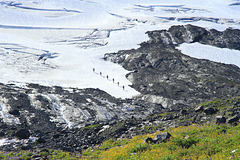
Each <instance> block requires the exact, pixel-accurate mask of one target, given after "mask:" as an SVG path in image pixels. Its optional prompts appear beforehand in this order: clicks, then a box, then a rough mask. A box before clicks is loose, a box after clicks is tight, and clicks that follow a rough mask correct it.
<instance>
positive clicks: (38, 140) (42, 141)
mask: <svg viewBox="0 0 240 160" xmlns="http://www.w3.org/2000/svg"><path fill="white" fill-rule="evenodd" d="M37 142H38V143H45V142H46V141H45V139H44V138H42V137H40V138H38V139H37Z"/></svg>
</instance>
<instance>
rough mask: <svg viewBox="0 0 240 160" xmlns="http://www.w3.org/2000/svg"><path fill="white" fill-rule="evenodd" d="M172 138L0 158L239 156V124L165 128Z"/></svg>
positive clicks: (112, 142) (4, 154) (1, 155)
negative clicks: (148, 142)
mask: <svg viewBox="0 0 240 160" xmlns="http://www.w3.org/2000/svg"><path fill="white" fill-rule="evenodd" d="M166 131H168V132H169V133H170V134H171V135H172V138H170V140H169V141H167V142H165V143H160V144H147V143H144V139H145V138H147V137H151V138H154V137H155V136H156V135H157V134H159V133H161V132H160V131H159V132H156V133H154V134H147V135H141V136H135V137H133V138H132V139H130V140H129V139H122V140H113V139H111V140H108V141H105V142H104V143H102V144H101V145H100V146H95V147H94V148H89V149H87V150H85V151H83V152H82V154H81V155H80V154H76V153H69V152H63V151H60V150H48V151H44V152H40V151H34V150H33V151H20V152H16V153H15V152H0V159H23V160H26V159H31V157H32V156H34V155H38V156H41V157H42V158H47V159H50V160H51V159H52V160H55V159H69V160H70V159H71V160H75V159H108V160H109V159H116V160H117V159H160V160H161V159H162V160H166V159H169V160H175V159H176V160H178V159H179V160H182V159H190V158H191V159H199V160H201V159H202V160H204V159H209V158H212V159H218V160H221V159H222V160H225V159H234V160H238V159H240V125H237V126H231V125H220V126H218V125H215V124H205V125H191V126H187V127H186V126H184V127H178V128H168V129H167V130H166Z"/></svg>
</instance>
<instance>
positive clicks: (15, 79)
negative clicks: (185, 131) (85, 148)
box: [0, 0, 240, 125]
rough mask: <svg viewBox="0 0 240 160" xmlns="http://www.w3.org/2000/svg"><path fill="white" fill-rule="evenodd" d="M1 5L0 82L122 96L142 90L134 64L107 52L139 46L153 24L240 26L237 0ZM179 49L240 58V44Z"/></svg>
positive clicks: (35, 0) (49, 0)
mask: <svg viewBox="0 0 240 160" xmlns="http://www.w3.org/2000/svg"><path fill="white" fill-rule="evenodd" d="M70 2H71V3H70ZM0 11H1V12H0V16H1V19H0V82H2V83H15V84H18V85H21V84H24V83H39V84H42V85H59V86H63V87H78V88H88V87H91V88H99V89H102V90H104V91H106V92H108V93H109V94H111V95H113V96H115V97H121V98H128V97H132V96H135V95H137V94H139V93H138V92H137V91H135V90H134V89H133V88H131V87H129V85H131V82H129V81H128V80H127V79H126V78H125V75H126V74H127V73H129V72H128V71H126V70H124V69H123V68H122V67H121V66H119V65H117V64H113V63H111V62H106V61H104V60H103V59H102V58H103V56H104V54H105V53H112V52H117V51H119V50H127V49H132V48H138V47H139V46H138V44H140V43H141V42H143V41H147V40H148V37H147V35H145V34H144V33H145V32H146V31H149V30H160V29H168V28H169V27H170V26H172V25H180V24H181V25H182V24H193V25H199V26H202V27H207V28H208V29H211V28H215V29H218V30H224V29H226V28H227V27H232V28H238V29H240V18H239V16H238V15H240V5H239V3H238V2H236V1H234V0H212V1H207V0H204V1H201V2H200V1H197V0H184V1H180V0H172V1H171V2H169V1H165V0H150V1H143V0H132V1H127V0H121V1H117V0H111V1H110V0H105V1H97V0H88V1H85V0H82V1H79V0H71V1H68V0H58V1H57V0H24V1H23V0H16V1H0ZM204 48H205V49H204ZM179 49H181V50H182V52H183V53H184V54H188V55H190V56H193V57H196V58H203V59H210V60H212V61H217V62H222V63H228V64H235V65H237V66H240V64H239V62H238V61H237V59H239V58H238V57H239V55H240V53H239V51H233V50H228V49H219V48H216V47H209V46H204V45H200V44H182V45H181V46H180V47H179ZM210 51H211V53H210ZM202 52H204V53H205V54H201V53H202ZM200 55H201V56H200ZM212 57H215V58H212ZM216 58H217V59H216ZM93 68H95V72H93ZM100 72H101V73H102V75H100ZM107 76H108V77H109V78H108V79H107V78H106V77H107ZM113 78H114V80H115V83H113V82H112V79H113ZM117 82H119V83H120V85H119V86H118V85H117ZM123 86H124V87H125V88H124V89H123ZM99 110H100V111H102V112H105V110H104V109H103V108H101V107H100V108H99ZM126 110H128V108H126ZM59 112H60V111H59ZM83 114H84V113H83ZM105 116H106V118H110V117H111V115H107V114H106V115H105ZM63 118H64V117H63ZM86 118H87V115H86ZM69 125H70V124H69Z"/></svg>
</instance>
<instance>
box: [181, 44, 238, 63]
mask: <svg viewBox="0 0 240 160" xmlns="http://www.w3.org/2000/svg"><path fill="white" fill-rule="evenodd" d="M178 49H179V50H181V51H182V53H183V54H186V55H188V56H191V57H194V58H199V59H208V60H211V61H214V62H220V63H225V64H234V65H236V66H238V67H240V51H238V50H232V49H227V48H218V47H214V46H209V45H203V44H200V43H191V44H189V43H183V44H181V45H180V46H179V47H178Z"/></svg>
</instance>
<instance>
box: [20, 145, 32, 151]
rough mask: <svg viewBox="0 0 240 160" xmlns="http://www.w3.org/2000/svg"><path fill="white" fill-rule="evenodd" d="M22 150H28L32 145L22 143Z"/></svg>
mask: <svg viewBox="0 0 240 160" xmlns="http://www.w3.org/2000/svg"><path fill="white" fill-rule="evenodd" d="M21 149H22V150H30V149H32V146H31V145H29V144H23V145H22V147H21Z"/></svg>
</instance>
